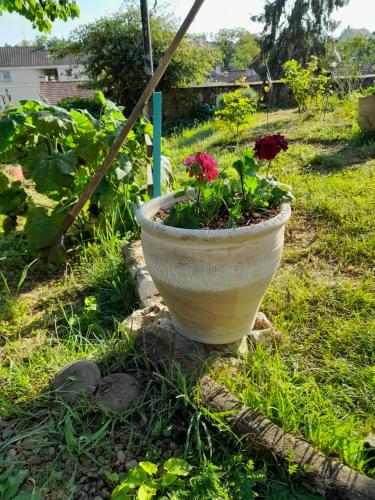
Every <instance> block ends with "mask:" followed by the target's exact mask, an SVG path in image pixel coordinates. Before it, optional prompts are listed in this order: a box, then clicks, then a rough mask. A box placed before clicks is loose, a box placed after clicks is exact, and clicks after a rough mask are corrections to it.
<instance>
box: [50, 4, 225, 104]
mask: <svg viewBox="0 0 375 500" xmlns="http://www.w3.org/2000/svg"><path fill="white" fill-rule="evenodd" d="M176 31H177V22H176V20H175V19H174V18H173V17H171V16H168V15H165V14H154V15H153V16H152V17H151V33H152V45H153V57H154V65H155V67H156V66H157V65H158V63H159V62H160V60H161V58H162V56H163V55H164V52H165V51H166V49H167V48H168V46H169V44H170V43H171V41H172V39H173V37H174V34H175V33H176ZM58 52H59V53H60V54H64V53H68V52H69V53H74V54H77V55H81V56H82V59H83V64H84V65H85V67H86V72H87V74H88V76H89V77H90V79H91V80H92V83H93V85H94V86H96V87H97V88H99V89H101V90H103V91H104V92H105V94H106V95H107V96H108V97H109V98H110V99H112V100H114V101H115V102H117V103H120V104H122V105H124V106H125V112H126V113H128V112H129V109H131V108H132V107H133V106H134V104H135V103H136V102H137V100H138V98H139V96H140V95H141V93H142V92H143V90H144V88H145V86H146V76H145V68H144V54H143V41H142V27H141V15H140V9H139V7H138V6H136V5H135V4H133V5H130V6H128V7H127V9H126V10H125V11H124V12H121V13H119V14H115V15H113V16H111V17H108V18H102V19H99V20H98V21H96V22H94V23H91V24H87V25H85V26H82V27H81V28H78V29H77V30H76V31H74V32H73V34H72V36H71V38H70V41H69V42H67V43H66V44H65V47H64V48H63V49H59V50H58ZM218 59H220V57H219V56H218V54H217V51H216V50H215V49H214V48H212V47H211V46H210V45H209V44H207V43H206V42H204V41H203V40H200V39H199V38H197V37H194V36H189V35H187V36H186V37H185V38H184V40H183V41H182V43H181V45H180V47H179V48H178V50H177V52H176V54H175V56H174V57H173V60H172V62H171V63H170V65H169V67H168V69H167V71H166V73H165V75H164V76H163V78H162V80H161V82H160V85H159V89H160V90H162V91H165V90H167V89H169V88H171V87H177V86H183V85H187V84H189V83H191V82H192V81H194V82H199V81H202V79H203V76H204V75H205V74H206V73H208V72H210V71H212V69H213V66H214V64H215V62H216V61H217V60H218Z"/></svg>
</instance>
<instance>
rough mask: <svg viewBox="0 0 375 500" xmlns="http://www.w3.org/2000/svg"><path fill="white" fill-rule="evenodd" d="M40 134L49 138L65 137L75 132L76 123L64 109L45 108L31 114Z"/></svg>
mask: <svg viewBox="0 0 375 500" xmlns="http://www.w3.org/2000/svg"><path fill="white" fill-rule="evenodd" d="M31 118H32V122H33V125H34V126H35V127H36V129H37V131H38V133H40V134H42V135H47V136H54V137H56V136H58V137H65V136H68V135H69V134H71V133H73V132H74V121H73V118H72V117H71V116H70V114H69V112H68V111H66V110H65V109H62V108H56V107H55V108H54V107H52V106H50V107H45V108H43V109H42V110H40V111H36V112H35V113H32V114H31Z"/></svg>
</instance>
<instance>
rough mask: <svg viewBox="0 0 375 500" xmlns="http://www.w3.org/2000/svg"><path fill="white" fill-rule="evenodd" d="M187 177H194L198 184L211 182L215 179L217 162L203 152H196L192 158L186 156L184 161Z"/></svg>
mask: <svg viewBox="0 0 375 500" xmlns="http://www.w3.org/2000/svg"><path fill="white" fill-rule="evenodd" d="M184 164H185V165H186V166H187V171H188V172H189V176H190V177H193V176H195V177H196V178H197V179H199V180H200V182H204V181H206V182H212V181H214V180H215V179H217V177H218V175H219V171H218V169H217V168H216V167H217V162H216V161H215V160H214V159H213V158H212V156H210V155H209V154H207V153H205V152H198V153H196V154H195V155H193V156H188V157H187V158H185V160H184Z"/></svg>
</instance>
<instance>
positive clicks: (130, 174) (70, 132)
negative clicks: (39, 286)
mask: <svg viewBox="0 0 375 500" xmlns="http://www.w3.org/2000/svg"><path fill="white" fill-rule="evenodd" d="M95 100H96V101H97V103H98V106H99V105H100V106H101V107H102V112H101V115H100V118H99V119H96V118H94V117H93V116H92V115H91V114H90V113H89V112H88V111H87V110H80V111H78V110H76V109H71V110H70V111H67V110H65V109H63V108H59V107H54V106H46V105H44V104H41V103H38V102H36V101H21V106H19V107H16V108H10V109H8V110H7V111H5V113H4V114H3V115H2V116H1V118H0V154H1V157H2V160H3V161H7V162H10V163H19V164H20V165H21V166H22V167H23V170H24V172H25V175H26V178H27V179H30V181H32V187H33V188H34V189H35V191H37V192H38V193H40V194H41V195H43V202H42V203H37V202H36V201H35V200H34V197H31V196H29V194H28V192H27V191H26V189H25V187H24V186H23V185H21V183H20V182H12V183H10V182H9V181H8V179H7V177H6V176H5V174H3V173H1V172H0V214H4V215H6V219H5V221H4V223H3V228H4V230H5V231H10V230H12V229H15V228H16V227H17V223H18V217H19V216H25V217H26V223H25V225H24V234H25V236H26V240H27V243H28V247H29V249H30V251H31V253H32V254H34V255H41V254H43V252H44V250H45V249H46V248H47V247H48V246H49V245H50V243H51V241H52V239H53V237H54V235H55V234H56V232H57V230H58V228H59V226H60V224H61V222H62V220H63V219H64V217H65V215H66V214H67V213H68V211H69V210H70V209H71V207H72V205H73V204H74V203H75V202H76V200H77V198H78V197H79V195H80V193H81V192H82V190H83V189H84V187H85V185H86V184H87V182H88V181H89V179H90V178H91V177H92V176H93V174H94V173H95V171H96V170H97V168H98V166H99V165H100V163H101V162H102V161H103V159H104V158H105V157H106V156H107V154H108V151H109V149H110V147H111V145H112V144H113V142H114V141H115V140H116V138H117V136H118V133H119V131H120V129H121V128H122V127H123V125H124V123H125V121H126V118H125V116H124V114H123V112H122V108H119V107H117V106H115V105H114V104H113V103H112V102H110V101H106V100H105V98H104V96H103V94H102V93H101V92H97V93H96V95H95ZM146 131H147V132H148V133H150V134H152V126H151V125H150V124H149V123H147V122H146V121H145V120H144V119H142V120H141V121H140V122H139V123H138V124H137V125H136V127H135V128H134V130H133V131H132V132H131V133H130V135H129V137H128V140H127V141H126V144H124V145H123V147H122V148H121V150H120V152H119V154H118V155H117V157H116V159H115V160H114V162H113V164H112V166H111V168H110V170H109V172H108V173H107V175H106V176H105V178H104V179H103V180H102V181H101V182H100V184H99V186H98V188H97V189H96V191H95V193H94V195H93V196H92V198H91V199H90V201H89V203H88V204H87V205H86V207H85V209H84V211H83V213H82V214H81V215H80V218H79V220H78V221H77V225H76V227H78V228H79V230H80V232H81V233H82V234H83V235H84V236H86V237H87V236H92V234H93V231H92V227H93V226H94V225H101V224H104V223H105V220H106V217H108V216H109V215H110V214H113V213H114V211H116V213H117V214H118V229H119V230H122V231H125V230H132V229H134V218H133V217H132V215H131V210H130V204H131V203H133V202H135V201H136V200H137V198H138V197H141V198H144V197H146V196H147V195H146V190H145V189H143V188H141V187H140V186H139V185H138V184H137V183H136V181H137V180H141V178H142V173H143V175H144V172H145V171H146V166H147V163H148V161H149V159H148V158H147V156H146V151H145V147H144V133H145V132H146ZM115 209H116V210H115Z"/></svg>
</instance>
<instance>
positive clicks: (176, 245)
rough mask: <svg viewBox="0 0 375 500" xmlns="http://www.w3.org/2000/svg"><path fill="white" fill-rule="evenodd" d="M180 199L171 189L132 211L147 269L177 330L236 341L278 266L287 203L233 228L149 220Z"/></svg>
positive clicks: (202, 337)
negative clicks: (270, 215) (177, 225)
mask: <svg viewBox="0 0 375 500" xmlns="http://www.w3.org/2000/svg"><path fill="white" fill-rule="evenodd" d="M182 199H183V198H175V197H174V194H173V193H172V194H168V195H166V196H160V197H159V198H155V199H154V200H151V201H149V202H148V203H145V204H144V205H143V206H142V207H141V208H140V209H139V210H138V213H137V219H138V222H139V224H140V225H141V228H142V236H141V238H142V247H143V252H144V256H145V260H146V265H147V268H148V270H149V272H150V274H151V276H152V279H153V280H154V282H155V285H156V287H157V288H158V290H159V292H160V294H161V295H162V297H163V298H164V300H165V302H166V304H167V306H168V308H169V310H170V313H171V315H172V320H173V323H174V326H175V327H176V329H177V330H178V332H179V333H181V334H182V335H184V336H185V337H188V338H190V339H192V340H196V341H198V342H203V343H206V344H227V343H232V342H236V341H239V340H241V339H242V338H243V337H244V336H245V335H247V334H248V333H249V332H250V330H251V328H252V327H253V325H254V322H255V317H256V313H257V312H258V308H259V305H260V302H261V300H262V297H263V295H264V293H265V291H266V290H267V287H268V285H269V283H270V281H271V279H272V276H273V275H274V273H275V271H276V270H277V268H278V265H279V262H280V258H281V255H282V251H283V244H284V227H285V224H286V222H287V221H288V219H289V217H290V213H291V210H290V206H289V205H287V204H285V205H283V206H282V210H281V213H280V214H279V215H277V216H276V217H274V218H273V219H270V220H268V221H266V222H263V223H260V224H256V225H253V226H249V227H241V228H236V229H219V230H192V229H179V228H174V227H169V226H165V225H163V224H161V223H157V222H154V221H152V217H153V216H154V215H155V214H156V213H157V212H158V211H159V210H160V209H168V208H171V207H172V206H173V205H174V203H176V201H181V200H182ZM185 199H186V197H185Z"/></svg>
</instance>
